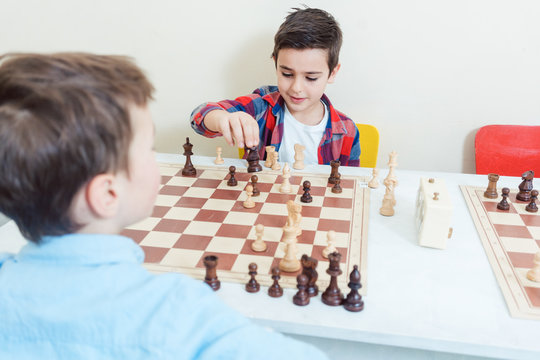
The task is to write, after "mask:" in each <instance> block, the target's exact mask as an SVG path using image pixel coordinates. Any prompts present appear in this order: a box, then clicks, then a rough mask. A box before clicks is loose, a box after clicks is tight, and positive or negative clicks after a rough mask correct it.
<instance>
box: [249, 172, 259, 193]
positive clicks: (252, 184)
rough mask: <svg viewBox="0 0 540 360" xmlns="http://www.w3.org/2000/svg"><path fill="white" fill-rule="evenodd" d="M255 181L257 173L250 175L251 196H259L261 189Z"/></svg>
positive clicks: (257, 178) (257, 179)
mask: <svg viewBox="0 0 540 360" xmlns="http://www.w3.org/2000/svg"><path fill="white" fill-rule="evenodd" d="M257 181H259V177H258V176H257V175H252V176H251V186H253V195H251V196H259V195H260V194H261V191H260V190H259V188H258V187H257Z"/></svg>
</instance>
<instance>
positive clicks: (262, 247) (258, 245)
mask: <svg viewBox="0 0 540 360" xmlns="http://www.w3.org/2000/svg"><path fill="white" fill-rule="evenodd" d="M263 232H264V225H263V224H257V225H255V236H256V237H257V240H255V241H254V242H252V243H251V250H253V251H256V252H263V251H266V247H267V246H266V243H265V242H264V240H263V239H262V238H263Z"/></svg>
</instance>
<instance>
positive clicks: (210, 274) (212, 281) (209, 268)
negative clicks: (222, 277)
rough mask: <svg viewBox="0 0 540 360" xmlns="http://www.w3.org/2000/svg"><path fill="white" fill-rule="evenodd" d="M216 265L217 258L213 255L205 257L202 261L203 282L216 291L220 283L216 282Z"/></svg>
mask: <svg viewBox="0 0 540 360" xmlns="http://www.w3.org/2000/svg"><path fill="white" fill-rule="evenodd" d="M217 263H218V257H217V256H215V255H208V256H205V257H204V259H203V264H204V267H205V268H206V275H205V277H204V282H205V283H207V284H208V285H210V287H211V288H212V290H214V291H217V290H219V288H220V287H221V282H220V281H219V280H218V277H217V272H216V267H217Z"/></svg>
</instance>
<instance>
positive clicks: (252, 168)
mask: <svg viewBox="0 0 540 360" xmlns="http://www.w3.org/2000/svg"><path fill="white" fill-rule="evenodd" d="M248 151H249V152H248V156H247V158H246V160H247V162H248V168H247V171H248V172H250V173H252V172H258V171H262V166H261V164H259V160H260V158H259V151H258V149H257V147H252V148H249V150H248Z"/></svg>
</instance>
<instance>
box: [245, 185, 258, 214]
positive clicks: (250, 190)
mask: <svg viewBox="0 0 540 360" xmlns="http://www.w3.org/2000/svg"><path fill="white" fill-rule="evenodd" d="M246 194H247V199H246V201H244V202H243V203H242V205H244V207H245V208H246V209H252V208H254V207H255V202H254V201H253V200H252V199H251V197H252V196H253V186H251V185H248V186H246Z"/></svg>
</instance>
